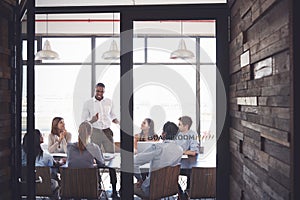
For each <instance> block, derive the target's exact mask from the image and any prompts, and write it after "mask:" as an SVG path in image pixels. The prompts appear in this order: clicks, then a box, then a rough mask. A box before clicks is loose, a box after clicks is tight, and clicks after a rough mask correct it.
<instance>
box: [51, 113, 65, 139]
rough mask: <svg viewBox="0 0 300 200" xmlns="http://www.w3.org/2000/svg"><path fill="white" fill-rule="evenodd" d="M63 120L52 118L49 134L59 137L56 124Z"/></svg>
mask: <svg viewBox="0 0 300 200" xmlns="http://www.w3.org/2000/svg"><path fill="white" fill-rule="evenodd" d="M61 120H63V118H62V117H54V118H53V120H52V126H51V134H53V135H57V136H58V137H59V129H58V127H57V126H58V123H59V122H60V121H61Z"/></svg>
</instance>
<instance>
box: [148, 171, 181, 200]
mask: <svg viewBox="0 0 300 200" xmlns="http://www.w3.org/2000/svg"><path fill="white" fill-rule="evenodd" d="M179 173H180V165H176V166H168V167H164V168H161V169H159V170H155V171H152V172H151V178H150V196H149V199H150V200H151V199H161V198H164V197H169V196H172V195H175V194H177V193H178V177H179Z"/></svg>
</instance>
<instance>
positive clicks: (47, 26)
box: [46, 14, 48, 37]
mask: <svg viewBox="0 0 300 200" xmlns="http://www.w3.org/2000/svg"><path fill="white" fill-rule="evenodd" d="M46 35H47V37H48V14H46Z"/></svg>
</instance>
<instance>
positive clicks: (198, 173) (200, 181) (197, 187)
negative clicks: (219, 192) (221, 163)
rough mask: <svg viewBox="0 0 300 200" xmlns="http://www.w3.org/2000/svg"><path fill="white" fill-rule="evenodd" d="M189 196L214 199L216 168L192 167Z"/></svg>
mask: <svg viewBox="0 0 300 200" xmlns="http://www.w3.org/2000/svg"><path fill="white" fill-rule="evenodd" d="M189 196H190V198H191V199H196V198H214V197H216V168H215V167H212V168H200V167H193V168H192V172H191V183H190V192H189Z"/></svg>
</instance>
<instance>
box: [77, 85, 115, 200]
mask: <svg viewBox="0 0 300 200" xmlns="http://www.w3.org/2000/svg"><path fill="white" fill-rule="evenodd" d="M104 92H105V85H104V84H103V83H98V84H97V85H96V87H95V96H94V97H92V98H91V99H89V100H87V101H86V102H85V104H84V106H83V111H82V117H81V121H85V120H88V121H90V120H91V119H92V117H93V116H95V115H98V120H97V121H96V122H94V123H93V133H92V136H91V142H92V143H95V144H98V145H99V147H100V148H101V146H103V148H104V152H106V153H114V152H115V146H114V139H113V132H112V130H111V129H110V125H111V122H113V123H115V124H119V120H118V119H117V118H116V115H115V114H114V112H113V105H112V100H111V99H109V98H104V96H103V94H104ZM109 174H110V182H111V184H112V189H113V193H112V197H113V198H115V197H118V193H117V190H116V183H117V176H116V170H115V169H109Z"/></svg>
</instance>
